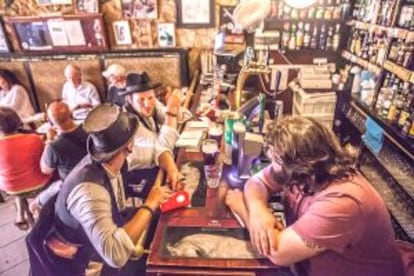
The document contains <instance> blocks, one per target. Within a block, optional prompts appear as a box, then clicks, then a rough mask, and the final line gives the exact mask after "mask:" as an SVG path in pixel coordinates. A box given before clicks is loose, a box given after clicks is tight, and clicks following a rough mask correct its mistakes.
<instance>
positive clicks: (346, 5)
mask: <svg viewBox="0 0 414 276" xmlns="http://www.w3.org/2000/svg"><path fill="white" fill-rule="evenodd" d="M341 9H342V12H341V15H342V17H341V18H342V19H344V20H345V19H348V17H349V16H350V13H351V3H350V0H345V1H343V3H342V6H341Z"/></svg>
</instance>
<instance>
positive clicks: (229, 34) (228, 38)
mask: <svg viewBox="0 0 414 276" xmlns="http://www.w3.org/2000/svg"><path fill="white" fill-rule="evenodd" d="M235 8H236V6H220V21H219V29H220V30H224V32H225V36H224V42H225V43H237V44H244V40H245V39H244V34H243V30H242V29H238V28H236V26H235V24H234V22H233V19H232V17H233V11H234V9H235Z"/></svg>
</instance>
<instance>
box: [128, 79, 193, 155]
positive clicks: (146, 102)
mask: <svg viewBox="0 0 414 276" xmlns="http://www.w3.org/2000/svg"><path fill="white" fill-rule="evenodd" d="M159 86H160V84H158V83H152V82H150V80H149V77H148V75H147V73H145V72H144V73H142V74H137V73H131V74H128V76H127V86H126V89H125V92H122V93H120V94H121V95H123V96H125V99H126V106H125V109H126V110H127V111H129V112H131V113H133V114H135V115H137V116H138V118H139V121H140V123H141V125H142V126H143V127H144V128H145V130H142V135H141V136H140V137H141V138H142V139H143V141H142V142H140V141H138V140H136V143H135V145H142V146H147V143H146V141H145V139H147V138H148V137H155V138H156V139H157V140H158V141H159V143H160V144H161V145H162V146H165V147H167V148H169V149H171V150H172V149H173V148H174V145H175V142H176V141H177V139H178V136H179V134H178V131H177V122H178V120H180V119H181V118H182V117H184V116H185V117H187V118H188V117H191V113H190V112H189V111H188V110H186V109H185V108H182V107H181V91H179V90H174V91H172V92H170V93H169V95H167V106H164V105H163V104H162V103H161V102H160V101H159V100H158V99H157V98H156V95H155V90H154V89H155V88H157V87H159Z"/></svg>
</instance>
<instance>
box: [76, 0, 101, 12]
mask: <svg viewBox="0 0 414 276" xmlns="http://www.w3.org/2000/svg"><path fill="white" fill-rule="evenodd" d="M76 11H77V12H78V13H98V12H99V1H98V0H76Z"/></svg>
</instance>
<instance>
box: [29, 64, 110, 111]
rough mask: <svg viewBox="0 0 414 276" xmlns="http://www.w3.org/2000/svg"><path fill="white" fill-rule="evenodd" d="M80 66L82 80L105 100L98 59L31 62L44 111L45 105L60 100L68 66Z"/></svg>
mask: <svg viewBox="0 0 414 276" xmlns="http://www.w3.org/2000/svg"><path fill="white" fill-rule="evenodd" d="M69 63H72V64H76V65H78V66H79V67H80V68H81V70H82V78H83V79H84V80H86V81H89V82H91V83H93V84H94V85H95V86H96V88H97V89H98V92H99V93H100V95H101V99H104V97H103V96H104V93H103V92H104V84H103V79H102V74H101V69H100V65H99V59H98V57H95V58H93V59H86V60H70V61H68V60H41V61H30V62H29V66H30V71H31V73H32V77H33V82H34V85H35V87H36V94H37V98H38V101H39V105H40V109H41V110H44V107H45V103H48V102H50V101H51V100H54V99H58V98H60V97H61V94H62V87H63V84H64V83H65V81H66V79H65V76H64V70H65V67H66V65H67V64H69Z"/></svg>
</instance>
